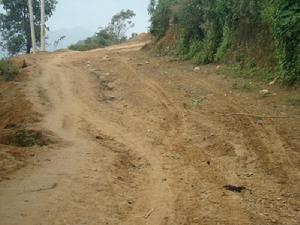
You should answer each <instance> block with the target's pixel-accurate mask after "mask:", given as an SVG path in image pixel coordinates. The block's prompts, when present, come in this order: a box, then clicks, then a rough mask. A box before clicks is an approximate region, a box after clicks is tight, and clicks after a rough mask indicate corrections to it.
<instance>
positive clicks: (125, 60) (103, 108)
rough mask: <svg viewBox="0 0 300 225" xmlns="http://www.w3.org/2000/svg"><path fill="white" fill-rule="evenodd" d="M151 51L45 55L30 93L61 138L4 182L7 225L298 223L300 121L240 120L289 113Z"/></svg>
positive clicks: (44, 125)
mask: <svg viewBox="0 0 300 225" xmlns="http://www.w3.org/2000/svg"><path fill="white" fill-rule="evenodd" d="M144 44H145V43H143V42H136V43H135V42H133V43H129V44H123V45H120V46H113V47H110V48H106V49H100V50H94V51H90V52H84V53H79V52H68V51H67V52H57V53H51V54H40V55H39V56H37V60H36V62H35V63H34V65H31V67H30V70H31V71H30V73H31V75H30V77H29V79H28V81H26V88H25V89H24V92H25V93H26V96H27V98H28V99H29V100H30V102H32V103H33V107H34V111H35V112H38V113H39V114H40V115H41V122H40V123H39V124H38V125H36V126H39V128H40V129H42V130H46V131H48V132H51V133H52V134H54V135H55V136H56V137H57V139H58V141H57V143H55V144H53V145H49V146H48V147H42V148H41V153H40V154H39V156H37V158H36V159H35V162H34V163H32V164H30V165H28V166H27V167H25V168H24V169H21V170H19V171H18V172H16V173H14V174H13V175H12V178H11V179H10V180H7V181H4V182H2V183H0V218H1V219H0V224H1V225H84V224H86V225H102V224H103V225H105V224H107V225H108V224H109V225H117V224H120V225H143V224H145V225H146V224H147V225H192V224H193V225H196V224H199V225H200V224H201V225H205V224H207V225H212V224H214V225H217V224H220V225H233V224H236V225H247V224H253V225H254V224H255V225H265V224H286V225H293V224H295V225H296V224H299V223H300V212H299V210H300V190H299V186H300V179H299V178H300V174H299V169H300V154H299V151H300V150H299V149H300V148H299V147H300V140H299V137H300V128H299V127H300V119H299V118H259V117H255V116H254V117H253V116H247V115H246V116H245V115H239V113H250V114H254V115H257V114H259V115H277V116H283V115H284V116H286V114H283V113H285V110H286V109H283V108H282V107H280V106H279V107H276V108H275V107H273V105H274V104H275V103H276V101H275V103H274V102H273V100H272V99H274V98H275V97H274V98H270V99H261V98H259V97H258V96H256V94H255V93H235V92H233V91H231V90H230V89H229V88H228V86H229V84H230V82H231V80H228V79H227V78H224V77H221V76H216V75H212V74H215V67H214V66H203V67H201V69H200V70H199V71H196V72H195V71H193V67H192V66H191V65H189V64H188V63H182V62H177V61H176V60H173V59H171V58H167V57H166V58H161V57H156V56H153V55H152V54H151V53H149V52H147V51H145V50H140V48H141V47H142V46H143V45H144ZM288 110H290V109H288ZM293 110H294V111H291V110H290V111H288V113H297V110H298V109H297V108H295V109H293ZM225 185H235V186H243V187H245V188H246V189H245V190H243V191H242V192H241V193H239V192H232V191H228V190H225V189H224V186H225Z"/></svg>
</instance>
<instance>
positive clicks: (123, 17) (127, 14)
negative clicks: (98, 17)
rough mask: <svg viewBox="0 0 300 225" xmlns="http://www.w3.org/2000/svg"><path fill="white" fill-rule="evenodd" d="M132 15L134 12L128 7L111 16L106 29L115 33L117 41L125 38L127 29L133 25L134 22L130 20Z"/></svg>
mask: <svg viewBox="0 0 300 225" xmlns="http://www.w3.org/2000/svg"><path fill="white" fill-rule="evenodd" d="M134 16H135V13H134V12H133V11H132V10H130V9H128V10H126V11H125V10H122V11H121V12H119V13H117V14H116V15H114V16H113V17H112V19H111V22H110V23H109V25H108V26H107V28H106V29H108V30H109V31H110V32H111V33H112V34H114V35H115V38H116V41H117V42H121V41H122V40H124V39H125V40H126V33H127V31H128V30H129V29H130V28H132V27H134V23H133V22H132V20H131V19H132V18H133V17H134Z"/></svg>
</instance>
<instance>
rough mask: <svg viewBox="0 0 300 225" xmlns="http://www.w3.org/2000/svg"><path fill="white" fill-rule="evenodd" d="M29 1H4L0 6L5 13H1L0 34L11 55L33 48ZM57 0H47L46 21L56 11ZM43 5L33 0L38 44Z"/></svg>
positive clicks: (37, 0) (0, 2)
mask: <svg viewBox="0 0 300 225" xmlns="http://www.w3.org/2000/svg"><path fill="white" fill-rule="evenodd" d="M27 3H28V2H27V0H13V1H12V0H2V1H0V5H1V6H2V8H3V10H4V12H3V13H0V32H1V36H2V40H3V47H4V48H5V49H6V50H7V51H8V52H9V53H10V54H11V55H14V54H17V53H19V52H27V53H29V52H30V49H31V48H32V43H31V34H30V19H29V12H28V4H27ZM56 4H57V0H45V21H47V20H48V19H49V17H50V16H51V15H52V13H53V11H54V10H55V6H56ZM40 7H41V5H40V0H32V8H33V14H34V28H35V37H36V39H37V44H39V43H40V42H41V38H40V31H41V27H40V25H41V13H40V12H41V8H40Z"/></svg>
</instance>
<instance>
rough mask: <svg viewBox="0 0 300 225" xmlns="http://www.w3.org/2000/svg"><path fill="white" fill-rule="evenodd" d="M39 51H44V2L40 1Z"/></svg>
mask: <svg viewBox="0 0 300 225" xmlns="http://www.w3.org/2000/svg"><path fill="white" fill-rule="evenodd" d="M41 50H42V51H46V43H45V0H41Z"/></svg>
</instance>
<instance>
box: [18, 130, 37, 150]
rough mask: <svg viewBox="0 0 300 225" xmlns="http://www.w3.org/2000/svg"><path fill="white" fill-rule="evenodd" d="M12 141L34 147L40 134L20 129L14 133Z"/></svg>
mask: <svg viewBox="0 0 300 225" xmlns="http://www.w3.org/2000/svg"><path fill="white" fill-rule="evenodd" d="M12 141H13V144H15V145H16V146H19V147H32V146H34V145H36V144H37V143H38V134H37V133H36V132H34V131H29V130H26V129H23V130H19V131H17V132H16V133H14V134H13V137H12Z"/></svg>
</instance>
